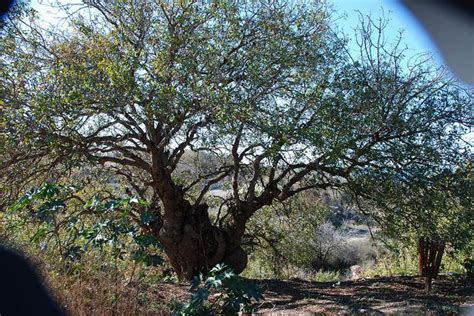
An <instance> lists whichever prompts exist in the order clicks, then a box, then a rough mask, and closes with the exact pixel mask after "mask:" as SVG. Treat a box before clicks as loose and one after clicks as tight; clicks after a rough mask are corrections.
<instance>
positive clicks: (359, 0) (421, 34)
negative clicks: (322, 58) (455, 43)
mask: <svg viewBox="0 0 474 316" xmlns="http://www.w3.org/2000/svg"><path fill="white" fill-rule="evenodd" d="M328 3H329V4H331V5H332V6H333V7H334V9H335V14H334V16H335V17H337V16H343V15H344V16H345V17H344V18H341V19H337V21H336V24H337V25H338V27H340V28H342V29H343V30H344V32H345V33H347V34H348V35H352V34H353V33H354V32H353V29H354V28H355V27H356V26H357V23H358V21H359V13H358V11H360V12H361V13H362V14H364V15H371V16H372V17H373V18H377V17H380V16H381V15H382V14H384V15H388V16H389V17H390V20H391V21H390V23H389V27H388V28H387V29H386V30H385V33H386V37H387V39H388V40H389V41H394V40H395V39H396V38H397V36H398V32H399V30H403V31H404V33H403V42H404V43H405V44H406V45H407V46H408V49H409V53H412V54H413V55H415V54H417V53H426V52H429V53H431V54H432V55H433V57H434V59H435V62H437V63H442V62H443V61H442V57H441V54H440V53H439V50H438V49H437V47H436V46H435V45H434V44H433V42H432V41H431V39H430V37H429V35H428V34H427V33H426V32H425V30H424V28H423V26H422V25H421V24H420V23H419V22H418V20H417V19H416V18H415V17H414V16H413V15H412V14H411V12H410V11H409V10H408V9H407V8H406V7H405V6H404V5H403V4H402V3H401V2H400V1H397V0H328ZM408 55H411V54H408Z"/></svg>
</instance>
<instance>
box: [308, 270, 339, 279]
mask: <svg viewBox="0 0 474 316" xmlns="http://www.w3.org/2000/svg"><path fill="white" fill-rule="evenodd" d="M314 280H315V281H316V282H336V281H340V280H341V273H340V272H337V271H323V270H319V271H318V272H316V275H315V278H314Z"/></svg>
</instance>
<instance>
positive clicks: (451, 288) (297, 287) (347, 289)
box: [254, 276, 474, 315]
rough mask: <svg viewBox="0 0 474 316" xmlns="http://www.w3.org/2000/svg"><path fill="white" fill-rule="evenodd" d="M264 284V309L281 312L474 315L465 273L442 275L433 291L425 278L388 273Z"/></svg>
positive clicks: (472, 292) (261, 307)
mask: <svg viewBox="0 0 474 316" xmlns="http://www.w3.org/2000/svg"><path fill="white" fill-rule="evenodd" d="M254 282H257V283H258V284H260V286H261V287H262V289H263V290H264V295H265V301H264V302H263V303H260V304H258V305H257V306H258V312H259V313H264V314H267V313H274V314H275V315H311V314H313V313H315V314H320V313H323V314H328V315H336V314H351V315H354V314H356V315H357V314H359V315H360V314H365V315H367V314H370V315H383V314H397V315H400V314H402V315H403V314H406V315H413V314H415V315H457V314H462V315H471V314H472V315H474V287H473V284H472V282H471V283H469V282H467V281H466V280H464V279H462V278H459V277H451V276H440V278H439V279H437V280H435V281H434V283H433V290H432V292H431V293H426V292H425V290H424V281H423V279H422V278H418V277H412V276H400V277H382V278H373V279H362V280H356V281H345V282H340V283H322V282H310V281H305V280H289V281H280V280H260V281H254Z"/></svg>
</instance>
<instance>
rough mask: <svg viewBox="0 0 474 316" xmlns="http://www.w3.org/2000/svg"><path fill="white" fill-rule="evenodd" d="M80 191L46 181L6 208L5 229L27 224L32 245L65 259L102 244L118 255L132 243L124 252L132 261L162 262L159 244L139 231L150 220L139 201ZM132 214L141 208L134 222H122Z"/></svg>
mask: <svg viewBox="0 0 474 316" xmlns="http://www.w3.org/2000/svg"><path fill="white" fill-rule="evenodd" d="M83 191H84V190H81V189H80V188H78V187H75V186H66V185H56V184H52V183H46V184H44V185H43V186H41V187H39V188H36V189H32V190H31V191H29V192H27V193H26V194H25V195H24V196H22V197H21V198H19V199H18V200H17V201H16V202H15V203H13V204H12V205H11V206H10V207H9V208H8V213H7V215H6V216H7V217H8V220H9V226H10V227H8V228H7V229H15V227H16V226H17V225H18V226H19V227H20V226H24V225H28V224H31V225H32V227H33V231H32V233H31V237H30V241H31V242H32V243H34V244H36V245H38V246H39V247H41V248H46V247H52V248H53V249H55V250H56V251H59V252H60V255H61V256H62V257H63V259H65V260H69V261H76V260H78V259H80V258H81V256H82V255H83V254H84V253H86V252H88V251H91V250H99V251H100V250H102V249H103V248H104V247H109V248H111V249H112V253H113V256H115V257H117V258H120V259H123V255H124V251H123V248H124V245H125V244H126V243H127V244H130V243H131V242H132V243H133V244H134V249H133V250H132V249H130V251H131V253H132V258H133V259H134V260H135V261H137V262H141V263H143V264H145V265H153V266H157V265H160V264H161V263H162V261H163V259H162V257H161V255H160V254H159V252H160V249H161V245H160V243H159V242H158V240H157V239H156V237H154V236H152V235H149V234H144V233H143V230H142V229H141V227H143V226H145V227H146V225H148V224H150V223H152V222H153V220H154V217H153V216H152V215H150V211H149V210H148V209H147V206H148V204H147V203H146V202H145V201H142V200H140V199H137V198H118V199H117V198H112V197H105V196H102V195H100V194H94V195H93V196H92V197H90V198H89V199H87V200H84V199H83V197H84V193H83ZM135 212H136V213H140V212H141V217H140V221H141V222H140V226H139V225H136V224H133V223H130V222H129V221H128V218H127V215H128V214H130V213H135ZM53 249H51V250H53ZM157 251H158V253H156V252H157ZM153 252H155V253H153Z"/></svg>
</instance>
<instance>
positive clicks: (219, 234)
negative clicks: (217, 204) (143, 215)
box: [154, 204, 247, 280]
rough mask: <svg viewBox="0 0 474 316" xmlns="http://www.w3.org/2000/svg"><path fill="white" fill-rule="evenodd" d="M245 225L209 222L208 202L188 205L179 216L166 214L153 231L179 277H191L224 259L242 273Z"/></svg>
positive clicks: (244, 260) (204, 271) (224, 261)
mask: <svg viewBox="0 0 474 316" xmlns="http://www.w3.org/2000/svg"><path fill="white" fill-rule="evenodd" d="M244 228H245V225H244V224H242V228H241V229H240V230H239V229H237V230H236V229H235V227H234V226H232V227H231V226H228V227H226V228H219V227H216V226H214V225H212V223H211V221H210V218H209V214H208V206H207V205H205V204H201V205H198V206H197V207H191V206H189V208H188V209H186V210H185V211H184V215H183V216H182V217H179V218H176V217H172V216H169V217H166V215H165V217H164V218H163V223H162V226H161V228H160V229H159V231H155V232H154V233H155V234H156V235H157V236H158V239H159V240H160V242H161V243H162V245H163V246H164V248H165V252H166V254H167V256H168V258H169V260H170V263H171V265H172V266H173V268H174V270H175V272H176V273H177V274H178V276H179V278H180V279H186V280H191V279H192V278H193V277H194V276H196V275H198V274H199V273H206V272H208V271H209V270H210V269H211V268H212V267H214V266H215V265H216V264H218V263H225V264H226V265H227V266H228V267H230V268H232V269H233V270H234V272H236V273H241V272H242V271H243V270H244V268H245V267H246V265H247V255H246V253H245V252H244V251H243V249H242V247H241V237H242V235H243V231H244Z"/></svg>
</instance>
